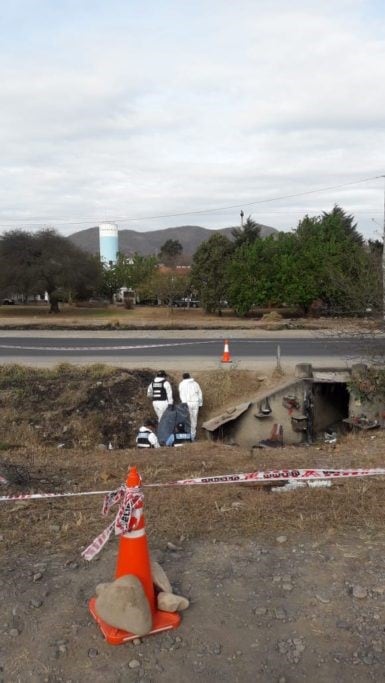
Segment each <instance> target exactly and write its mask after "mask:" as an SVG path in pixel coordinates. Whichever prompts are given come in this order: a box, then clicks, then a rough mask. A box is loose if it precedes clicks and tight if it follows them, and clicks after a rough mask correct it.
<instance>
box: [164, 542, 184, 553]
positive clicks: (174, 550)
mask: <svg viewBox="0 0 385 683" xmlns="http://www.w3.org/2000/svg"><path fill="white" fill-rule="evenodd" d="M167 550H172V551H173V552H174V553H175V552H176V551H177V550H182V548H179V547H178V546H177V545H175V543H171V541H168V542H167Z"/></svg>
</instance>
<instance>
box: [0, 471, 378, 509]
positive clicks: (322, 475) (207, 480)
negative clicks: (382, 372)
mask: <svg viewBox="0 0 385 683" xmlns="http://www.w3.org/2000/svg"><path fill="white" fill-rule="evenodd" d="M384 475H385V468H369V469H355V470H353V469H341V470H332V469H277V470H266V471H261V472H244V473H240V474H221V475H217V476H211V477H194V478H193V479H177V480H175V481H169V482H157V483H154V484H143V485H142V486H143V488H167V487H173V486H205V485H206V486H207V485H213V484H253V483H254V482H257V483H258V482H259V483H261V482H265V483H273V482H274V483H275V482H280V481H283V482H288V481H312V480H329V479H340V480H341V479H351V478H360V477H381V476H384ZM109 493H111V491H75V492H72V493H20V494H17V495H10V496H0V502H1V503H4V502H7V501H23V500H45V499H53V498H72V497H79V496H105V495H107V494H109Z"/></svg>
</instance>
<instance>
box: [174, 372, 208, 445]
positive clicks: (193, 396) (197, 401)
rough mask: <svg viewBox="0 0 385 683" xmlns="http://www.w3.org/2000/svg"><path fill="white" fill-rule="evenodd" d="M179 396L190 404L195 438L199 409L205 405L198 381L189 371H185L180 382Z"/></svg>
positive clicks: (192, 436)
mask: <svg viewBox="0 0 385 683" xmlns="http://www.w3.org/2000/svg"><path fill="white" fill-rule="evenodd" d="M179 397H180V400H181V402H182V403H187V405H188V409H189V413H190V422H191V438H192V439H195V436H196V431H197V421H198V411H199V408H201V407H202V405H203V397H202V390H201V388H200V386H199V384H198V382H196V381H195V379H193V377H191V376H190V373H189V372H184V373H183V379H182V381H181V382H180V384H179Z"/></svg>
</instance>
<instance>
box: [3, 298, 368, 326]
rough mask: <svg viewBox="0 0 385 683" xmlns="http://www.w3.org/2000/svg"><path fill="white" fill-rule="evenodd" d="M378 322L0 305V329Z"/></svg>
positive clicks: (154, 309)
mask: <svg viewBox="0 0 385 683" xmlns="http://www.w3.org/2000/svg"><path fill="white" fill-rule="evenodd" d="M379 323H380V321H377V320H374V319H370V320H362V319H359V320H355V319H353V318H349V319H345V318H318V319H314V318H295V319H289V318H288V319H286V318H285V319H280V318H279V317H278V318H277V317H276V314H275V313H272V314H270V315H269V316H268V317H265V318H261V317H257V316H256V317H249V318H239V317H237V316H236V315H235V314H234V313H233V311H232V310H230V309H227V310H224V311H222V315H210V314H208V313H205V312H204V311H203V310H202V309H196V308H191V309H181V308H169V307H167V306H136V307H135V308H134V309H133V310H127V309H125V308H123V306H116V305H107V306H104V307H100V308H98V307H95V306H90V307H85V306H74V305H69V304H61V309H60V313H58V314H50V313H49V308H48V305H47V304H40V305H28V306H19V305H16V306H0V328H1V327H3V328H5V329H7V328H17V327H29V328H31V329H33V328H34V327H35V328H38V329H43V328H48V329H50V328H57V329H61V328H62V329H66V328H75V329H76V328H78V329H81V328H95V329H98V328H100V329H119V328H121V329H141V328H142V329H171V330H172V329H189V328H190V329H229V328H230V329H231V328H234V329H237V328H238V329H262V330H280V329H310V330H312V329H313V330H317V329H342V330H349V329H356V328H359V329H362V326H364V327H365V328H369V329H371V328H373V329H377V328H378V326H379Z"/></svg>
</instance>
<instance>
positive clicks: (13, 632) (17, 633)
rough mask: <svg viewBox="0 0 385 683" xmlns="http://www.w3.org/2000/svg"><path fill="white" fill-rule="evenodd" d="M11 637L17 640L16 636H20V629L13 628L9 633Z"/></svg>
mask: <svg viewBox="0 0 385 683" xmlns="http://www.w3.org/2000/svg"><path fill="white" fill-rule="evenodd" d="M9 635H10V636H12V638H15V637H16V636H18V635H19V631H18V629H17V628H11V630H10V631H9Z"/></svg>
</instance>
